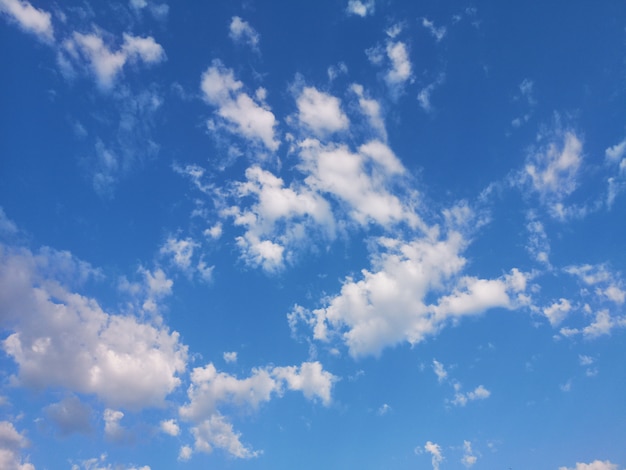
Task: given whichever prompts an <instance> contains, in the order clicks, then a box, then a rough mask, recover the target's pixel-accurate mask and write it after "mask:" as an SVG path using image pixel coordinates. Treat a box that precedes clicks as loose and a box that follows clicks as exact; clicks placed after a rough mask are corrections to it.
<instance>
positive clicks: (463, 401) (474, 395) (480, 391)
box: [451, 382, 491, 406]
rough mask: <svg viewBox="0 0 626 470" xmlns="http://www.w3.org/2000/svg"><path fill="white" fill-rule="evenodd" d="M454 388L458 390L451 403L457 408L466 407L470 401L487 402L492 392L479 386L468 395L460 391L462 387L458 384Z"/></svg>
mask: <svg viewBox="0 0 626 470" xmlns="http://www.w3.org/2000/svg"><path fill="white" fill-rule="evenodd" d="M454 388H455V389H456V393H455V394H454V399H453V400H452V401H451V403H452V404H453V405H455V406H465V405H467V403H468V402H470V401H475V400H485V399H487V398H489V397H490V396H491V392H490V391H489V390H487V389H486V388H485V387H483V386H482V385H479V386H478V387H476V388H475V389H474V390H472V391H469V392H467V393H463V392H461V391H460V388H461V386H460V384H459V383H458V382H457V383H455V384H454Z"/></svg>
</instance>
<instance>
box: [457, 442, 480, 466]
mask: <svg viewBox="0 0 626 470" xmlns="http://www.w3.org/2000/svg"><path fill="white" fill-rule="evenodd" d="M477 460H478V457H476V456H475V455H474V452H473V451H472V443H471V442H470V441H463V458H462V459H461V463H462V464H463V465H465V466H466V467H467V468H470V467H471V466H472V465H474V464H475V463H476V461H477Z"/></svg>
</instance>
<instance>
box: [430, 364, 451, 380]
mask: <svg viewBox="0 0 626 470" xmlns="http://www.w3.org/2000/svg"><path fill="white" fill-rule="evenodd" d="M433 371H434V372H435V375H436V376H437V380H438V381H439V383H441V382H443V381H444V380H446V379H447V378H448V372H446V369H445V367H444V366H443V364H442V363H441V362H439V361H437V360H436V359H433Z"/></svg>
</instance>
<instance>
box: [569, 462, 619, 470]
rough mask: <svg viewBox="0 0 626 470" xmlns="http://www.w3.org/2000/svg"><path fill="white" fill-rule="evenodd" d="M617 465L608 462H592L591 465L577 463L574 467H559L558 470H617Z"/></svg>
mask: <svg viewBox="0 0 626 470" xmlns="http://www.w3.org/2000/svg"><path fill="white" fill-rule="evenodd" d="M618 469H619V466H618V465H617V464H614V463H611V462H610V461H609V460H604V461H602V460H594V461H593V462H591V463H581V462H577V463H576V466H574V467H559V470H618Z"/></svg>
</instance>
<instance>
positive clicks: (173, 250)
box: [159, 237, 199, 273]
mask: <svg viewBox="0 0 626 470" xmlns="http://www.w3.org/2000/svg"><path fill="white" fill-rule="evenodd" d="M198 247H199V244H198V243H196V242H194V241H193V240H192V239H191V238H185V239H180V240H179V239H176V238H174V237H169V238H168V239H167V241H166V242H165V244H164V245H163V246H162V247H161V249H160V250H159V251H160V253H161V254H163V255H167V256H170V257H171V259H172V262H173V263H174V265H175V266H176V267H178V268H179V269H180V270H181V271H184V272H187V273H189V272H190V269H191V258H192V257H193V252H194V250H195V249H196V248H198Z"/></svg>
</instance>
